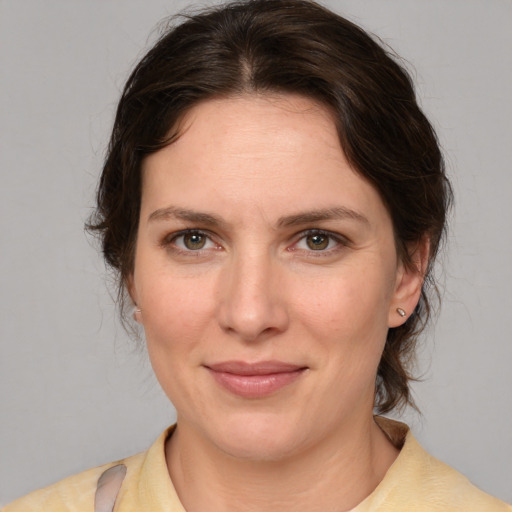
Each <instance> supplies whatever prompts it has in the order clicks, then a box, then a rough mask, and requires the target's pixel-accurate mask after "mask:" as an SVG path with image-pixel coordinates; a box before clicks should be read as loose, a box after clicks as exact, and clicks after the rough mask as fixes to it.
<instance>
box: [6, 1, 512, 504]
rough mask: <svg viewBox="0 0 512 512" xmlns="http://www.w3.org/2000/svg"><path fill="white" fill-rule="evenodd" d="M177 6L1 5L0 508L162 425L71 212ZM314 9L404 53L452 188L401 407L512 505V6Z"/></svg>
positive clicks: (438, 450)
mask: <svg viewBox="0 0 512 512" xmlns="http://www.w3.org/2000/svg"><path fill="white" fill-rule="evenodd" d="M189 3H190V2H181V1H175V2H172V1H169V0H167V1H163V0H145V1H142V0H139V1H135V0H130V1H128V0H123V1H121V0H101V1H100V0H95V1H91V0H89V1H85V0H84V1H77V0H45V1H42V0H21V1H20V0H0V86H1V95H0V109H1V110H0V129H1V135H2V136H1V143H0V144H1V145H0V177H1V182H0V183H1V185H0V187H1V191H0V208H1V215H0V237H1V238H0V239H1V252H0V260H1V261H0V290H1V292H0V293H1V302H0V315H1V318H0V342H1V354H0V356H1V359H0V399H1V402H0V414H1V421H0V428H1V435H0V463H1V467H0V504H5V503H7V502H8V501H10V500H12V499H13V498H15V497H18V496H20V495H22V494H24V493H26V492H28V491H30V490H32V489H34V488H36V487H39V486H44V485H47V484H50V483H52V482H54V481H55V480H57V479H60V478H62V477H64V476H66V475H69V474H71V473H74V472H77V471H80V470H82V469H85V468H87V467H90V466H95V465H99V464H101V463H104V462H107V461H110V460H114V459H117V458H120V457H123V456H125V455H128V454H131V453H134V452H137V451H140V450H142V449H145V448H146V447H148V446H149V444H150V443H151V442H152V441H153V440H154V438H155V437H156V436H157V435H158V434H159V433H160V431H161V430H162V429H163V428H164V427H165V426H166V425H168V424H169V423H170V422H171V421H172V420H173V415H174V413H173V410H172V408H171V406H170V405H169V403H168V401H167V399H166V398H165V397H164V396H163V394H162V392H161V391H160V389H159V387H158V385H157V384H156V382H155V380H154V378H153V377H152V373H151V370H150V368H149V365H148V364H147V361H146V358H145V355H144V350H143V349H138V348H137V347H136V344H135V343H134V342H132V341H131V340H129V339H128V337H127V335H126V334H125V333H124V332H123V331H122V329H121V328H120V327H119V326H118V323H117V321H116V315H115V307H114V306H113V304H112V300H111V298H110V296H109V294H108V292H107V290H106V286H105V278H106V277H108V276H106V275H105V269H104V266H103V263H102V262H101V260H100V258H99V257H98V255H97V253H96V251H95V249H94V248H93V247H92V246H91V244H90V242H88V241H87V239H86V237H85V235H84V233H83V222H84V220H85V219H86V218H87V216H88V215H89V213H90V211H91V210H90V208H91V206H92V204H93V194H94V189H95V183H96V180H97V177H98V172H99V169H100V167H101V160H102V156H103V154H104V149H105V144H106V139H107V134H108V130H109V127H110V125H111V122H112V118H113V112H114V108H115V103H116V99H117V98H118V95H119V91H120V88H121V87H122V84H123V82H124V80H125V79H126V77H127V73H128V71H129V70H130V68H131V67H132V65H133V64H134V63H135V61H136V59H137V57H140V56H141V55H142V53H143V50H144V48H147V47H148V45H149V44H150V42H151V41H152V40H154V37H155V35H156V33H155V32H154V31H153V35H152V36H151V35H150V34H151V32H152V29H154V27H155V25H156V24H157V22H158V21H159V20H160V19H162V18H163V17H164V16H166V15H169V14H172V13H174V12H176V11H177V10H179V9H181V8H183V7H184V6H186V5H189ZM325 3H326V4H327V5H328V6H330V7H332V8H334V9H336V10H338V11H339V12H344V13H345V14H346V15H347V16H348V17H349V18H351V19H352V20H354V21H356V22H358V23H360V24H362V25H363V26H365V27H366V28H367V29H369V30H371V31H372V32H374V33H376V34H378V35H379V36H381V37H382V38H383V39H384V40H385V41H386V42H388V43H389V44H391V46H393V47H394V48H395V49H396V50H397V52H398V53H399V54H401V55H402V56H403V57H404V58H405V59H406V60H407V61H408V62H410V63H413V65H414V70H413V74H414V76H415V78H416V81H417V83H418V88H419V95H420V97H421V101H422V104H423V106H424V108H425V110H426V111H427V113H428V114H429V115H430V116H431V118H432V120H433V122H434V124H435V126H436V127H437V129H438V132H439V136H440V138H441V140H442V143H443V146H444V148H445V150H446V155H447V162H448V166H449V172H450V174H451V175H452V177H453V181H454V186H455V191H456V194H457V205H456V213H455V215H454V218H453V222H452V226H453V228H452V231H451V235H450V239H449V254H448V257H447V258H446V261H445V262H444V271H443V275H442V278H443V280H444V282H445V288H446V291H445V293H444V305H443V310H442V314H441V316H440V318H439V321H438V322H437V324H436V326H435V328H434V329H433V330H432V331H431V333H430V334H429V335H428V336H427V337H426V338H425V342H424V346H423V349H422V350H421V352H420V359H421V367H420V370H421V373H423V375H424V382H423V383H420V384H417V385H415V386H414V391H415V395H416V398H417V401H418V404H419V406H420V408H421V410H422V412H423V416H422V417H421V416H418V415H415V414H413V413H411V412H408V413H407V414H406V418H407V420H408V421H409V422H410V423H411V424H412V427H413V430H414V432H415V433H416V435H417V436H418V437H419V439H420V440H421V442H422V443H423V444H424V445H425V446H426V448H427V449H429V450H430V451H431V452H432V453H433V454H434V455H436V456H437V457H439V458H441V459H443V460H445V461H446V462H448V463H449V464H451V465H452V466H454V467H455V468H456V469H458V470H460V471H462V472H464V473H465V474H466V475H467V476H468V477H469V478H470V479H471V480H472V481H473V482H474V483H476V484H477V485H479V486H480V487H482V488H483V489H484V490H486V491H487V492H490V493H492V494H495V495H497V496H498V497H500V498H502V499H504V500H508V501H512V393H511V391H512V372H511V370H510V367H511V360H512V322H511V317H512V293H511V283H512V265H511V264H510V254H511V252H512V230H511V220H512V206H511V203H512V201H511V197H512V194H511V192H512V178H511V174H510V166H511V162H512V129H511V119H512V102H511V91H512V65H511V64H512V58H511V49H512V2H511V1H510V0H429V1H427V0H424V1H411V0H364V1H356V0H346V1H345V0H343V1H339V2H338V1H334V0H331V1H330V2H325ZM411 69H413V68H412V64H411Z"/></svg>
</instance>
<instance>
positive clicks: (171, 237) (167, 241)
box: [159, 228, 221, 254]
mask: <svg viewBox="0 0 512 512" xmlns="http://www.w3.org/2000/svg"><path fill="white" fill-rule="evenodd" d="M191 234H198V235H202V236H205V237H206V238H208V240H209V241H210V242H211V243H213V244H215V245H216V246H217V247H216V248H220V247H221V245H220V244H219V243H218V242H217V240H215V237H214V236H213V233H211V232H210V231H208V230H207V229H199V228H185V229H180V230H179V231H173V232H172V233H169V234H167V235H165V236H164V237H163V239H162V240H161V242H160V244H159V245H160V246H161V247H163V248H166V249H169V248H171V246H172V244H173V242H174V241H175V240H176V239H177V238H180V237H182V236H185V235H191ZM172 249H173V250H175V251H177V252H182V253H189V254H192V253H195V254H198V253H199V254H200V253H201V252H203V251H209V250H211V249H197V250H190V249H189V250H186V249H182V248H181V247H176V246H174V247H173V248H172Z"/></svg>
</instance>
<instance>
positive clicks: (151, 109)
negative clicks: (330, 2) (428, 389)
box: [87, 0, 452, 413]
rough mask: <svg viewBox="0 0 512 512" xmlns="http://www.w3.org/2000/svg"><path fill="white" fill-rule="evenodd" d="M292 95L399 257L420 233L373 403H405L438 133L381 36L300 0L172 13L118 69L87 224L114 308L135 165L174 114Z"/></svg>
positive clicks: (126, 250)
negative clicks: (316, 120) (310, 104)
mask: <svg viewBox="0 0 512 512" xmlns="http://www.w3.org/2000/svg"><path fill="white" fill-rule="evenodd" d="M265 93H269V94H275V93H278V94H286V93H292V94H299V95H303V96H305V97H308V98H311V99H313V100H315V101H317V102H319V103H321V104H322V105H324V106H325V107H326V108H327V109H328V110H329V111H330V112H331V114H332V115H333V118H334V120H335V123H336V128H337V132H338V135H339V140H340V143H341V147H342V148H343V151H344V152H345V155H346V157H347V159H348V161H349V162H350V164H351V166H352V167H353V169H354V170H355V171H356V172H358V173H359V174H360V175H361V176H363V177H364V178H365V179H367V180H368V181H369V182H370V183H371V184H372V185H373V186H374V187H375V189H376V190H377V191H378V192H379V194H380V196H381V198H382V200H383V202H384V204H385V205H386V207H387V209H388V211H389V213H390V215H391V219H392V222H393V226H394V235H395V243H396V248H397V253H398V256H399V257H400V258H401V259H402V261H403V262H404V263H405V264H406V265H408V266H411V265H413V263H412V258H411V254H410V250H411V249H410V248H411V247H414V245H415V244H418V243H421V242H422V241H424V240H426V239H428V240H429V242H430V249H429V250H430V254H429V256H430V257H429V265H428V267H427V269H426V273H425V279H424V283H423V289H422V293H421V298H420V301H419V303H418V306H417V307H416V310H415V311H414V313H413V314H412V315H411V316H410V317H409V318H408V319H407V321H406V322H405V323H404V324H403V325H401V326H399V327H396V328H391V329H389V332H388V335H387V342H386V345H385V348H384V352H383V355H382V359H381V361H380V365H379V368H378V373H377V380H376V393H375V408H376V410H377V411H378V412H380V413H382V412H387V411H390V410H391V409H393V408H395V407H398V406H402V405H405V404H411V405H413V400H412V397H411V392H410V387H409V384H410V380H411V379H412V378H413V377H412V375H411V368H412V366H411V363H412V361H413V355H414V348H415V346H416V342H417V339H418V335H419V334H420V332H421V331H422V330H423V329H424V327H425V326H426V325H427V322H428V320H429V318H430V316H431V309H432V308H431V302H430V301H431V300H432V297H433V296H434V297H435V295H436V293H435V292H436V291H437V288H436V286H435V282H434V280H433V277H432V268H433V262H434V259H435V257H436V254H437V253H438V249H439V246H440V243H441V241H442V239H443V236H444V233H445V229H446V227H445V226H446V217H447V210H448V208H449V206H450V203H451V198H452V193H451V187H450V184H449V182H448V180H447V178H446V175H445V169H444V163H443V157H442V153H441V150H440V147H439V144H438V141H437V137H436V134H435V132H434V130H433V128H432V126H431V124H430V122H429V121H428V119H427V118H426V117H425V115H424V114H423V112H422V110H421V109H420V107H419V106H418V103H417V100H416V96H415V91H414V87H413V83H412V80H411V78H410V76H409V74H408V72H407V71H406V70H405V69H404V67H403V66H402V65H401V64H400V63H399V60H398V58H397V57H396V56H395V55H394V54H393V52H392V51H391V50H390V49H389V48H387V47H386V46H385V45H384V44H383V43H381V42H379V41H378V40H377V39H376V38H374V37H373V36H370V35H369V34H367V33H366V32H365V31H364V30H363V29H361V28H360V27H358V26H357V25H355V24H354V23H352V22H350V21H349V20H347V19H345V18H343V17H341V16H339V15H337V14H335V13H333V12H331V11H329V10H328V9H326V8H324V7H322V6H320V5H319V4H317V3H315V2H313V1H308V0H248V1H240V2H228V3H224V4H221V5H218V6H216V7H213V8H209V9H207V10H203V11H200V12H196V13H194V14H184V15H180V16H179V17H173V18H172V19H171V20H170V21H169V22H168V23H167V24H166V26H165V29H164V31H163V34H162V35H161V37H160V38H159V40H158V41H157V42H156V44H155V45H154V46H153V47H152V48H151V49H150V50H149V52H148V53H147V54H146V55H145V56H144V57H143V58H142V59H141V60H140V62H139V63H138V64H137V65H136V67H135V69H134V70H133V72H132V73H131V75H130V77H129V78H128V80H127V82H126V85H125V87H124V90H123V92H122V96H121V99H120V101H119V104H118V108H117V113H116V117H115V121H114V126H113V129H112V135H111V139H110V143H109V146H108V150H107V154H106V158H105V163H104V167H103V173H102V175H101V179H100V182H99V188H98V192H97V208H96V210H95V213H94V214H93V216H92V217H91V219H90V221H89V223H88V226H87V227H88V229H89V230H90V231H92V232H94V233H96V234H97V235H98V236H99V238H100V240H101V244H102V250H103V254H104V257H105V260H106V262H107V264H108V265H109V266H110V267H111V268H112V269H113V270H114V271H115V272H116V276H117V284H118V291H119V295H118V297H119V299H120V304H121V311H122V312H123V305H126V302H125V300H123V297H126V292H125V284H126V280H127V278H128V277H129V276H130V275H131V274H132V272H133V266H134V251H135V244H136V236H137V229H138V221H139V210H140V203H141V183H142V179H141V163H142V161H143V159H144V157H145V156H146V155H148V154H150V153H153V152H155V151H158V150H159V149H161V148H163V147H165V146H166V145H168V144H172V143H173V141H175V140H176V138H177V137H179V135H180V134H179V122H180V120H181V119H182V118H183V116H184V115H185V114H186V113H187V112H188V111H189V110H190V108H191V107H193V106H195V105H196V104H198V103H199V102H201V101H205V100H208V99H212V98H219V97H229V96H236V95H251V94H265Z"/></svg>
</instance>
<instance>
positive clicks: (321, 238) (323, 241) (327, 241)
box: [295, 231, 340, 251]
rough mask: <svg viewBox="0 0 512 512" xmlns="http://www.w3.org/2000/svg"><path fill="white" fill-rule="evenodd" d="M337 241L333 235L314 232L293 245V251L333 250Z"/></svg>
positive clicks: (337, 243)
mask: <svg viewBox="0 0 512 512" xmlns="http://www.w3.org/2000/svg"><path fill="white" fill-rule="evenodd" d="M339 243H340V242H339V240H338V239H336V238H335V237H334V236H333V235H330V234H328V233H323V232H321V231H315V232H312V233H307V234H305V235H304V236H303V237H302V238H300V239H299V241H298V242H297V243H296V244H295V249H301V250H306V251H326V250H329V249H334V248H335V247H336V246H338V245H339Z"/></svg>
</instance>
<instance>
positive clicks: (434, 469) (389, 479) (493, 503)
mask: <svg viewBox="0 0 512 512" xmlns="http://www.w3.org/2000/svg"><path fill="white" fill-rule="evenodd" d="M379 425H380V426H381V428H383V430H385V431H387V432H386V433H388V435H389V430H390V429H391V430H394V431H395V432H397V429H399V430H400V431H401V432H402V433H403V434H404V441H403V446H402V449H401V451H400V455H399V456H398V458H397V459H396V461H395V463H394V464H393V465H392V466H391V468H390V469H389V471H388V473H387V474H386V476H385V478H384V480H383V481H382V482H381V484H380V485H379V486H378V487H377V489H376V491H375V495H374V498H377V497H378V499H379V500H382V501H381V503H386V505H387V504H389V506H391V508H386V507H384V508H382V509H380V508H379V510H383V511H387V510H389V511H391V510H416V511H418V512H420V511H421V512H423V511H425V512H426V511H429V512H434V511H447V510H449V511H450V512H482V511H486V512H512V506H511V505H507V504H506V503H504V502H502V501H500V500H498V499H497V498H494V497H492V496H490V495H489V494H487V493H485V492H483V491H482V490H480V489H479V488H478V487H476V486H475V485H473V484H472V483H471V482H470V481H469V480H468V479H467V478H466V477H465V476H464V475H462V474H461V473H459V472H458V471H456V470H455V469H453V468H451V467H450V466H448V465H447V464H445V463H443V462H441V461H440V460H438V459H436V458H435V457H433V456H431V455H430V454H428V453H427V452H426V451H425V450H424V449H423V448H422V447H421V446H420V444H419V443H418V442H417V441H416V439H415V438H414V436H413V435H412V433H411V432H410V431H408V429H407V427H405V426H404V425H403V424H397V423H396V422H392V423H388V422H386V423H385V424H383V422H382V421H380V420H379ZM404 427H405V428H404Z"/></svg>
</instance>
